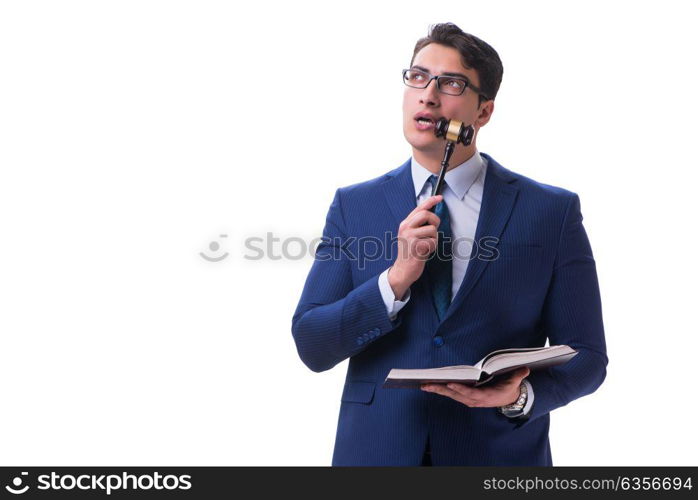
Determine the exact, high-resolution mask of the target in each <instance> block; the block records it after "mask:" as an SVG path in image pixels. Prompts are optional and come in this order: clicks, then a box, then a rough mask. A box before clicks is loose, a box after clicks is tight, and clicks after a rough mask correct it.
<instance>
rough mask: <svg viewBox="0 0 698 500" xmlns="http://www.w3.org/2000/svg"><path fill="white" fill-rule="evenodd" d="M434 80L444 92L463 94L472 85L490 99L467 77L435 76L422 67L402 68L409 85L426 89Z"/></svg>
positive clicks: (403, 75) (406, 83) (477, 91)
mask: <svg viewBox="0 0 698 500" xmlns="http://www.w3.org/2000/svg"><path fill="white" fill-rule="evenodd" d="M432 80H436V88H437V89H438V90H439V92H441V93H443V94H447V95H461V94H463V92H465V89H467V88H468V87H470V88H471V89H473V92H475V93H476V94H479V95H481V96H482V97H484V98H485V99H489V98H488V97H487V96H486V95H485V94H483V93H482V91H481V90H480V89H479V88H477V87H476V86H475V85H473V84H472V83H470V81H469V80H468V79H467V78H459V77H457V76H435V75H430V74H429V73H427V72H426V71H422V70H421V69H403V70H402V81H403V82H405V85H407V86H408V87H412V88H415V89H425V88H427V87H428V86H429V84H430V83H431V81H432Z"/></svg>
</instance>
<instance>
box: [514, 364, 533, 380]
mask: <svg viewBox="0 0 698 500" xmlns="http://www.w3.org/2000/svg"><path fill="white" fill-rule="evenodd" d="M530 373H531V370H530V369H529V368H528V367H527V366H524V367H523V368H520V369H519V370H517V371H516V376H517V378H519V379H520V380H523V379H525V378H526V377H528V375H529V374H530Z"/></svg>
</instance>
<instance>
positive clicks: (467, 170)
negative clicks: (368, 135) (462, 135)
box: [378, 150, 533, 416]
mask: <svg viewBox="0 0 698 500" xmlns="http://www.w3.org/2000/svg"><path fill="white" fill-rule="evenodd" d="M411 170H412V181H413V183H414V192H415V197H416V198H417V205H419V204H420V203H422V202H424V201H425V200H426V199H427V198H429V196H431V183H430V182H428V179H429V177H430V176H431V175H432V172H430V171H429V170H427V169H426V168H424V167H423V166H422V165H420V164H419V163H417V161H416V160H415V159H414V158H412V161H411ZM486 172H487V161H486V160H485V159H484V158H483V157H482V156H481V155H480V153H479V152H478V151H477V150H475V153H474V154H473V156H471V157H470V158H469V159H468V160H466V161H465V162H463V163H461V164H460V165H458V166H456V167H453V168H451V169H449V170H448V171H447V172H446V175H445V176H444V188H443V190H442V191H441V194H442V195H443V199H444V202H445V203H446V206H447V207H448V214H449V217H450V219H451V234H452V237H453V240H452V241H453V247H452V251H453V260H452V268H453V288H452V293H451V297H455V296H456V293H457V292H458V289H459V288H460V285H461V283H462V282H463V277H464V276H465V272H466V270H467V269H468V263H469V262H470V252H471V250H472V244H473V241H474V240H475V230H476V229H477V221H478V217H479V216H480V205H481V204H482V192H483V188H484V186H485V173H486ZM378 286H379V288H380V292H381V296H382V297H383V302H384V303H385V307H386V310H387V311H388V316H389V317H390V319H391V320H394V319H395V318H396V317H397V314H398V312H400V309H402V308H403V307H405V305H406V304H407V303H408V302H409V300H410V290H409V289H408V290H407V292H406V295H405V297H404V298H403V300H395V294H394V292H393V289H392V288H391V287H390V283H389V282H388V269H386V270H385V271H383V272H382V273H381V274H380V276H379V277H378ZM524 384H526V388H527V389H528V398H527V400H526V406H525V407H524V409H523V411H522V412H521V413H520V415H526V414H527V413H528V412H529V411H530V409H531V406H532V405H533V388H532V387H531V384H530V383H529V382H528V380H525V379H524ZM515 416H518V415H515Z"/></svg>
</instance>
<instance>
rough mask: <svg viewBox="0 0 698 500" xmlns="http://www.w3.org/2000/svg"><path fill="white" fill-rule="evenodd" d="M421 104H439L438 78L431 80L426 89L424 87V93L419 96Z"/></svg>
mask: <svg viewBox="0 0 698 500" xmlns="http://www.w3.org/2000/svg"><path fill="white" fill-rule="evenodd" d="M419 102H420V103H421V104H426V105H427V106H437V105H438V104H439V89H438V86H437V85H436V80H432V81H430V82H429V83H428V84H427V86H426V88H425V89H422V95H421V96H420V97H419Z"/></svg>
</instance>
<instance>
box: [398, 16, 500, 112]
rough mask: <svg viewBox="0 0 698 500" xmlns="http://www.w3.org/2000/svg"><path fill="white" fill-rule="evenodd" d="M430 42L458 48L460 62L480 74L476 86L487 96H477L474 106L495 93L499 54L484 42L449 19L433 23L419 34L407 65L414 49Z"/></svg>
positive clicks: (498, 80) (497, 81)
mask: <svg viewBox="0 0 698 500" xmlns="http://www.w3.org/2000/svg"><path fill="white" fill-rule="evenodd" d="M430 43H438V44H440V45H445V46H446V47H453V48H454V49H456V50H458V52H459V53H460V55H461V60H462V62H463V66H465V67H466V68H468V69H474V70H475V71H476V72H477V75H478V77H479V78H480V90H482V93H483V94H485V96H487V97H484V96H482V95H479V96H478V103H477V105H478V106H480V104H482V103H483V102H484V101H487V100H489V99H494V98H495V97H496V96H497V92H498V91H499V85H500V84H501V83H502V75H503V74H504V67H503V66H502V61H501V60H500V59H499V54H497V51H496V50H494V49H493V48H492V47H491V46H490V45H489V44H488V43H486V42H484V41H482V40H480V39H479V38H478V37H476V36H474V35H471V34H469V33H465V32H464V31H463V30H461V29H460V28H459V27H458V26H456V25H455V24H453V23H440V24H434V25H432V26H430V27H429V34H428V35H427V36H425V37H424V38H420V39H419V40H418V41H417V44H416V45H415V46H414V53H413V54H412V60H411V61H410V66H412V63H413V62H414V58H415V56H416V55H417V52H419V51H420V50H422V49H423V48H424V47H426V46H427V45H429V44H430Z"/></svg>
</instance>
